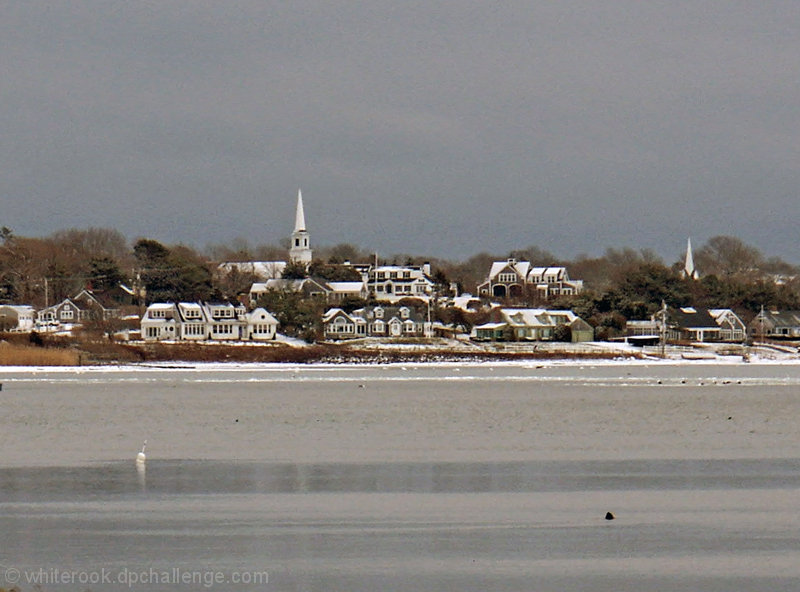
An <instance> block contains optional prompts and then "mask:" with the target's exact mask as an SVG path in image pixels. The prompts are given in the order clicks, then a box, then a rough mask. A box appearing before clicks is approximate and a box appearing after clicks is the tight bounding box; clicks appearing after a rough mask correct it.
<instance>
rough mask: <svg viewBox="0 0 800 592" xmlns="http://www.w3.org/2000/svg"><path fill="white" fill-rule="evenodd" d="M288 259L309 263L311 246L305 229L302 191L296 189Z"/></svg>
mask: <svg viewBox="0 0 800 592" xmlns="http://www.w3.org/2000/svg"><path fill="white" fill-rule="evenodd" d="M289 259H291V260H292V261H293V262H295V263H305V264H306V265H308V264H309V263H311V248H310V244H309V236H308V231H307V230H306V214H305V211H304V210H303V193H302V192H301V191H300V190H299V189H298V190H297V211H296V212H295V217H294V232H292V246H291V248H290V249H289Z"/></svg>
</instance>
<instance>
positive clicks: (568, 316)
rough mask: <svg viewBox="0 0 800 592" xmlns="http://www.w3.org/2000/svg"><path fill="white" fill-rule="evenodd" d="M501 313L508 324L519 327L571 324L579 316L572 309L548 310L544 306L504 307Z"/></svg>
mask: <svg viewBox="0 0 800 592" xmlns="http://www.w3.org/2000/svg"><path fill="white" fill-rule="evenodd" d="M500 314H502V315H503V318H504V319H505V320H506V321H507V322H508V324H510V325H513V326H519V327H554V326H556V325H561V324H566V325H568V324H570V323H573V322H574V321H576V320H577V319H578V318H579V317H578V316H577V315H576V314H575V313H574V312H572V311H571V310H547V309H544V308H503V309H500Z"/></svg>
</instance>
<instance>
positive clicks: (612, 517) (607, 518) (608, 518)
mask: <svg viewBox="0 0 800 592" xmlns="http://www.w3.org/2000/svg"><path fill="white" fill-rule="evenodd" d="M614 518H616V516H614V514H612V513H611V512H606V520H613V519H614Z"/></svg>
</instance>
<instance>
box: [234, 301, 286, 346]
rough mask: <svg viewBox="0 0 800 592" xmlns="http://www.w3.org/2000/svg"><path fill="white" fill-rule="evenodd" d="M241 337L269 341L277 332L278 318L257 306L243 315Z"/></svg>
mask: <svg viewBox="0 0 800 592" xmlns="http://www.w3.org/2000/svg"><path fill="white" fill-rule="evenodd" d="M245 321H246V324H245V327H244V333H243V335H242V339H247V340H249V341H270V340H272V339H275V337H276V335H277V333H278V320H277V319H276V318H275V317H274V316H272V315H271V314H270V313H269V312H267V311H266V310H265V309H263V308H257V309H255V310H253V311H251V312H249V313H247V314H246V315H245Z"/></svg>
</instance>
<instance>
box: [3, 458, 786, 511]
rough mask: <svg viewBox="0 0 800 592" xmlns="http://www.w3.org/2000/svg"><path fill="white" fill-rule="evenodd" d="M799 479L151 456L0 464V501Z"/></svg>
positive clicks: (639, 468) (713, 472) (569, 466)
mask: <svg viewBox="0 0 800 592" xmlns="http://www.w3.org/2000/svg"><path fill="white" fill-rule="evenodd" d="M785 487H800V459H744V460H627V461H572V462H569V461H526V462H475V463H469V462H435V463H421V462H409V463H320V464H313V463H311V464H290V463H275V464H271V463H247V462H220V461H179V460H173V461H170V460H160V461H151V462H149V463H148V464H147V467H146V468H145V465H144V464H139V463H133V462H118V463H98V464H97V465H93V466H84V467H33V468H5V469H3V468H0V503H2V502H9V501H33V500H36V501H47V500H63V499H70V500H75V499H82V498H85V497H105V496H116V495H125V494H133V493H141V492H145V493H150V494H188V495H194V494H199V495H213V494H275V493H398V492H406V493H512V492H518V493H524V492H558V491H603V490H655V489H660V490H664V489H670V490H680V489H694V490H697V489H731V488H736V489H748V488H752V489H766V488H785Z"/></svg>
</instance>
